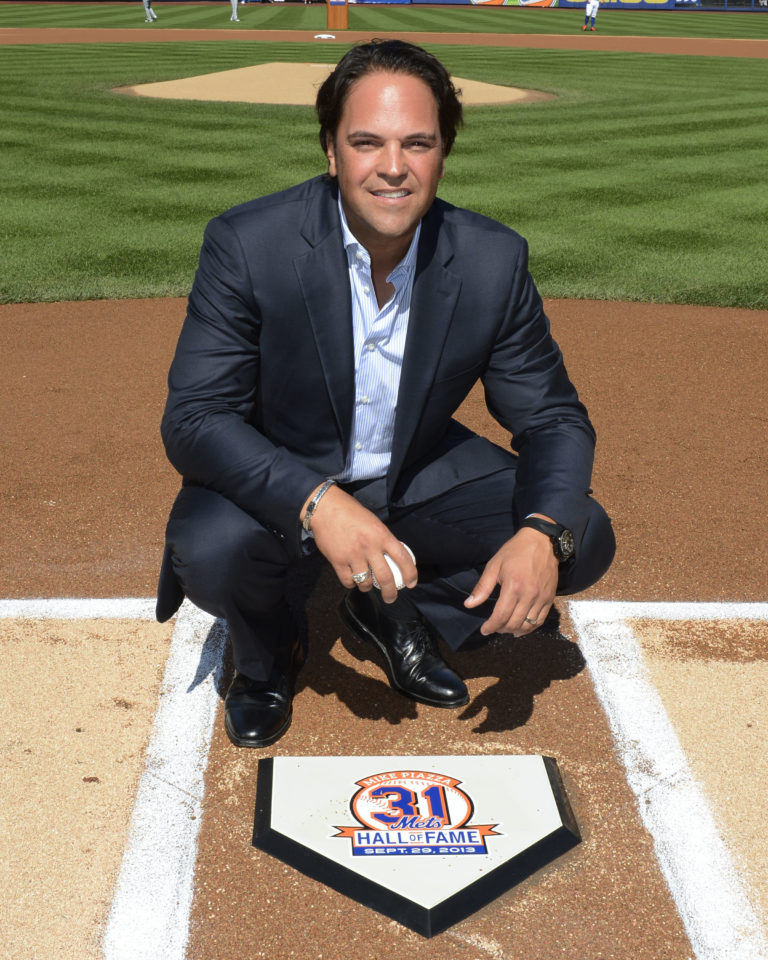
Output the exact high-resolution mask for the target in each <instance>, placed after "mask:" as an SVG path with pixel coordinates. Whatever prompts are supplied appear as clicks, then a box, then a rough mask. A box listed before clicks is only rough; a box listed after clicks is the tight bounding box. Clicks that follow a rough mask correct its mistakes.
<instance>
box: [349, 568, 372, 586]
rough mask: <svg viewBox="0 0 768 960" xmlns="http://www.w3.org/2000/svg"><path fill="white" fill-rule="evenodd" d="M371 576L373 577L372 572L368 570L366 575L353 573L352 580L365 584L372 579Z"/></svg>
mask: <svg viewBox="0 0 768 960" xmlns="http://www.w3.org/2000/svg"><path fill="white" fill-rule="evenodd" d="M370 575H371V571H370V570H366V571H365V573H353V574H352V579H353V580H354V581H355V583H365V581H366V580H367V579H368V577H370Z"/></svg>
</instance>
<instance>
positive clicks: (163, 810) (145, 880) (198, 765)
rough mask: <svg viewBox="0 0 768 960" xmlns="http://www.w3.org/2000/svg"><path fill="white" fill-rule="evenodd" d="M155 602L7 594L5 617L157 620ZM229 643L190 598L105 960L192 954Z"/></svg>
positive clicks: (172, 656)
mask: <svg viewBox="0 0 768 960" xmlns="http://www.w3.org/2000/svg"><path fill="white" fill-rule="evenodd" d="M154 608H155V601H154V600H146V599H113V600H109V599H108V600H95V599H52V600H49V599H40V600H0V618H9V617H13V618H23V619H34V620H45V619H57V620H90V619H128V620H154V618H155V609H154ZM225 640H226V630H225V627H224V625H223V623H222V622H221V621H217V620H214V619H213V617H210V616H208V614H205V613H203V612H202V611H201V610H198V609H197V608H196V607H193V606H192V605H191V604H190V603H188V602H186V601H185V603H184V604H183V605H182V607H181V610H180V611H179V614H178V616H177V618H176V624H175V627H174V631H173V638H172V640H171V649H170V652H169V655H168V661H167V663H166V668H165V674H164V676H163V682H162V686H161V690H160V703H159V707H158V711H157V714H156V716H155V722H154V727H153V730H152V735H151V738H150V742H149V747H148V748H147V755H146V759H145V764H144V772H143V774H142V776H141V779H140V780H139V786H138V790H137V793H136V800H135V803H134V808H133V813H132V815H131V823H130V830H129V839H128V844H127V846H126V849H125V851H124V854H123V860H122V865H121V867H120V874H119V877H118V880H117V885H116V887H115V893H114V897H113V900H112V906H111V910H110V913H109V917H108V920H107V926H106V931H105V933H104V937H103V940H102V951H103V954H102V955H103V957H104V960H160V958H162V960H184V958H185V955H186V946H187V940H188V938H189V914H190V909H191V905H192V896H193V881H194V870H195V860H196V857H197V835H198V831H199V828H200V820H201V807H202V799H203V777H204V774H205V768H206V766H207V763H208V749H209V747H210V742H211V734H212V731H213V721H214V716H215V713H216V704H217V701H218V696H217V693H216V679H217V673H218V671H219V670H220V668H221V664H222V660H223V651H224V644H225Z"/></svg>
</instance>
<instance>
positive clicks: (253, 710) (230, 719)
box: [224, 643, 304, 747]
mask: <svg viewBox="0 0 768 960" xmlns="http://www.w3.org/2000/svg"><path fill="white" fill-rule="evenodd" d="M291 653H292V655H291V659H290V663H289V664H288V666H287V667H280V666H276V667H275V669H274V670H273V671H272V674H271V676H270V678H269V680H251V678H250V677H247V676H246V675H245V674H244V673H236V674H235V677H234V680H233V681H232V683H231V684H230V687H229V690H228V691H227V696H226V699H225V701H224V727H225V729H226V731H227V735H228V737H229V739H230V740H231V741H232V743H234V744H235V746H236V747H267V746H269V744H270V743H274V742H275V740H279V739H280V737H282V735H283V734H284V733H285V731H286V730H287V729H288V727H290V725H291V719H292V717H293V692H294V687H295V685H296V677H297V675H298V672H299V670H300V669H301V665H302V663H303V659H304V658H303V653H302V652H301V649H300V647H299V644H298V643H297V644H296V646H295V648H294V649H293V650H292V652H291Z"/></svg>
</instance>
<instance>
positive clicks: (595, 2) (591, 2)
mask: <svg viewBox="0 0 768 960" xmlns="http://www.w3.org/2000/svg"><path fill="white" fill-rule="evenodd" d="M599 9H600V0H587V10H586V14H587V15H586V16H585V17H584V26H583V27H582V28H581V29H582V30H586V29H587V27H589V29H590V30H592V31H593V32H594V29H595V17H596V16H597V11H598V10H599ZM590 20H591V21H592V23H591V24H590V22H589V21H590Z"/></svg>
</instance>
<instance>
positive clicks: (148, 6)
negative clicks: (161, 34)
mask: <svg viewBox="0 0 768 960" xmlns="http://www.w3.org/2000/svg"><path fill="white" fill-rule="evenodd" d="M142 2H143V4H144V16H145V18H146V23H154V22H155V20H157V14H156V13H155V11H154V10H153V9H152V0H142Z"/></svg>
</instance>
